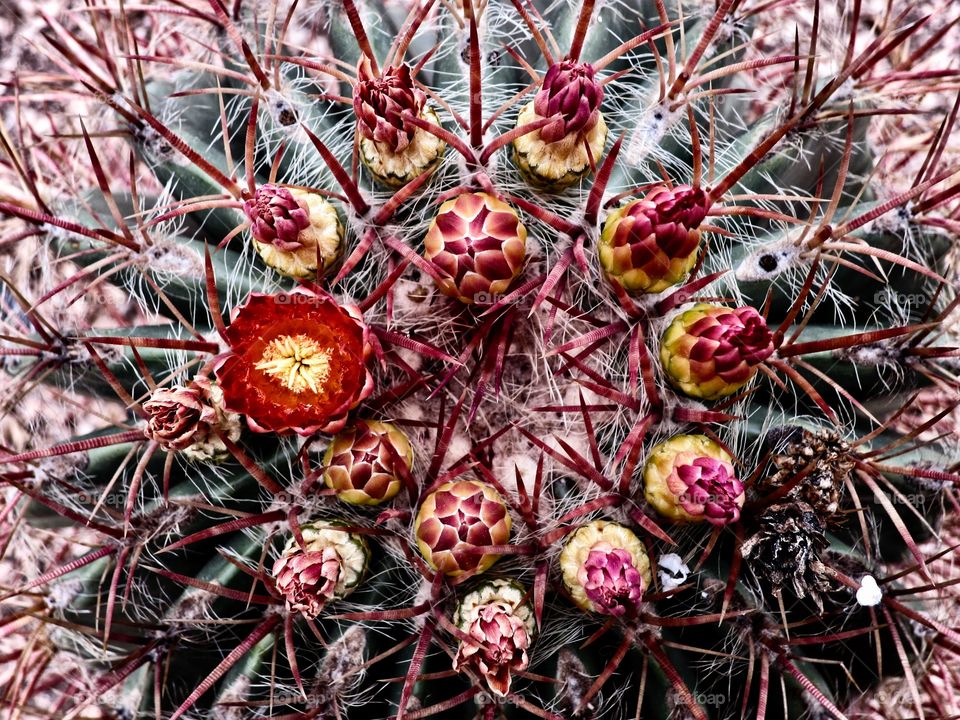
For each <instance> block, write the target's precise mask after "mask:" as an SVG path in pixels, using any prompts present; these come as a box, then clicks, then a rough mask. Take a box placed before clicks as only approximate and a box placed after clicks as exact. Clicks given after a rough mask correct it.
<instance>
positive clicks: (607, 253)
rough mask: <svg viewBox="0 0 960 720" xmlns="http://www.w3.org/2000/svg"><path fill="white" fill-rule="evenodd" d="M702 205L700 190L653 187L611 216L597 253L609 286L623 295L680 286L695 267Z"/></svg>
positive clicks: (705, 204) (703, 197)
mask: <svg viewBox="0 0 960 720" xmlns="http://www.w3.org/2000/svg"><path fill="white" fill-rule="evenodd" d="M708 202H709V201H708V199H707V196H706V194H705V193H704V192H703V190H701V189H700V188H693V187H690V186H689V185H680V186H678V187H674V188H666V187H658V188H654V189H653V190H650V191H649V192H647V194H646V195H644V197H642V198H640V199H638V200H634V201H633V202H630V203H627V204H626V205H624V206H623V207H621V208H619V209H617V210H615V211H614V212H612V213H611V214H610V215H609V216H608V217H607V220H606V222H605V223H604V226H603V232H602V233H601V235H600V242H599V243H598V250H599V253H600V265H601V266H602V267H603V270H604V272H605V273H606V275H607V277H608V278H610V280H613V281H616V282H618V283H619V284H620V285H622V286H623V288H624V289H625V290H626V291H627V292H629V293H657V292H662V291H663V290H666V289H667V288H668V287H670V286H671V285H676V284H677V283H679V282H680V281H682V280H683V279H684V278H685V277H686V276H687V274H688V273H689V272H690V270H691V269H692V268H693V266H694V265H695V264H696V262H697V251H698V250H699V248H700V230H699V227H700V223H701V222H703V218H704V217H705V216H706V214H707V208H708Z"/></svg>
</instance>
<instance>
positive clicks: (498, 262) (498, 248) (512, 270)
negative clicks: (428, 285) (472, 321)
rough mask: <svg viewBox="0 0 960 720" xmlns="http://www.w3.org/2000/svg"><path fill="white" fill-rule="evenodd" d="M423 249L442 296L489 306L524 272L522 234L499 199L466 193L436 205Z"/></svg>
mask: <svg viewBox="0 0 960 720" xmlns="http://www.w3.org/2000/svg"><path fill="white" fill-rule="evenodd" d="M423 247H424V255H425V257H426V259H427V260H428V261H429V262H430V264H431V265H432V266H433V267H434V268H435V270H436V271H437V272H438V273H439V277H438V279H437V287H439V288H440V291H441V292H442V293H443V294H444V295H448V296H450V297H452V298H456V299H457V300H460V301H461V302H463V303H467V304H473V303H479V304H484V303H486V304H490V303H491V302H492V301H493V298H494V297H496V296H497V295H500V294H501V293H505V292H506V291H507V289H508V288H509V287H510V285H511V283H512V282H513V281H514V279H515V278H516V277H517V276H518V275H519V274H520V271H521V270H522V269H523V260H524V257H525V255H526V247H527V229H526V228H525V227H524V225H523V223H522V222H520V218H519V217H518V216H517V213H516V211H514V210H513V208H511V207H510V206H509V205H507V204H506V203H505V202H503V201H502V200H498V199H497V198H495V197H493V196H492V195H488V194H487V193H470V194H465V195H461V196H459V197H457V198H455V199H453V200H448V201H447V202H445V203H444V204H443V205H441V206H440V211H439V212H438V213H437V216H436V217H435V218H434V220H433V222H432V223H431V224H430V229H429V230H428V231H427V235H426V237H425V238H424V240H423Z"/></svg>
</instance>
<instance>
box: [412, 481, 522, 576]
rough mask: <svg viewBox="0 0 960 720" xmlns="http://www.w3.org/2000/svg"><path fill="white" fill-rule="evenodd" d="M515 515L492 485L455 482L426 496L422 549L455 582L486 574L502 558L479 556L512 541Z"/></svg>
mask: <svg viewBox="0 0 960 720" xmlns="http://www.w3.org/2000/svg"><path fill="white" fill-rule="evenodd" d="M510 524H511V520H510V513H509V512H507V506H506V505H505V504H504V502H503V498H501V497H500V493H498V492H497V491H496V489H495V488H494V487H493V486H492V485H489V484H487V483H483V482H478V481H476V480H456V481H453V482H448V483H444V484H442V485H440V486H439V487H438V488H437V489H436V490H434V491H433V492H432V493H430V494H429V495H427V497H426V498H425V499H424V501H423V503H422V504H421V505H420V510H419V511H418V512H417V518H416V521H415V524H414V534H415V535H416V540H417V546H418V547H419V548H420V553H421V554H422V555H423V557H424V559H425V560H426V561H427V563H428V564H429V565H430V567H432V568H433V569H434V570H437V571H439V572H441V573H443V574H445V575H450V576H453V577H456V576H457V575H462V574H463V573H465V572H468V571H471V570H472V571H475V572H477V573H482V572H485V571H486V570H488V569H489V568H490V566H492V565H493V564H494V563H495V562H496V561H497V560H498V559H499V558H500V556H499V555H497V554H494V553H483V552H479V551H478V548H479V549H480V550H482V549H483V548H484V547H487V546H494V545H506V544H507V543H508V542H509V541H510Z"/></svg>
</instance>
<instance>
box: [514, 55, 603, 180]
mask: <svg viewBox="0 0 960 720" xmlns="http://www.w3.org/2000/svg"><path fill="white" fill-rule="evenodd" d="M602 102H603V85H601V84H600V82H599V81H598V80H597V79H596V76H595V73H594V69H593V66H591V65H589V64H586V63H577V62H574V61H572V60H562V61H561V62H558V63H554V64H553V65H551V66H550V69H549V70H547V74H546V75H545V76H544V78H543V82H542V84H541V86H540V90H539V91H538V92H537V94H536V96H535V97H534V99H533V102H531V103H528V104H527V105H526V106H525V107H524V108H523V109H522V110H521V111H520V115H519V117H518V118H517V127H523V126H524V125H529V124H530V123H532V122H536V121H537V120H541V119H545V118H550V119H552V122H550V123H548V124H547V125H545V126H543V127H542V128H540V129H539V130H535V131H534V132H532V133H528V134H526V135H523V136H521V137H519V138H517V139H516V140H515V141H514V143H513V150H514V161H515V162H516V164H517V167H518V168H519V169H520V172H521V174H523V176H524V178H525V179H526V180H527V181H528V182H530V183H531V184H533V185H537V186H541V187H545V188H547V189H555V190H560V189H563V188H565V187H568V186H569V185H572V184H573V183H575V182H576V181H577V180H579V179H580V178H581V177H583V176H584V175H586V174H587V173H588V172H590V169H591V161H592V164H596V162H597V159H598V158H599V157H600V155H601V154H602V153H603V146H604V143H605V142H606V139H607V126H606V123H605V122H604V121H603V116H602V115H601V113H600V104H601V103H602ZM587 148H589V150H588V149H587Z"/></svg>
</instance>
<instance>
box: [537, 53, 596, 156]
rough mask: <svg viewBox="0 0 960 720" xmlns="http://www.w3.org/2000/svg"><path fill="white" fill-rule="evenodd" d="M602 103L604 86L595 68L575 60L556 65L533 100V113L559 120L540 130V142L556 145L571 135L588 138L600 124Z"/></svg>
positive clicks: (548, 71)
mask: <svg viewBox="0 0 960 720" xmlns="http://www.w3.org/2000/svg"><path fill="white" fill-rule="evenodd" d="M602 102H603V85H601V84H600V83H599V81H598V80H597V79H596V77H595V73H594V70H593V66H592V65H589V64H587V63H578V62H574V61H572V60H561V61H560V62H558V63H554V64H553V65H551V66H550V69H549V70H547V74H546V76H544V78H543V82H542V83H541V85H540V90H539V92H537V94H536V97H534V99H533V109H534V110H535V111H536V113H537V115H539V116H540V117H542V118H551V117H553V116H555V115H559V117H558V118H557V119H556V120H555V121H554V122H552V123H550V124H549V125H546V126H545V127H542V128H540V139H541V140H543V141H544V142H545V143H553V142H558V141H559V140H562V139H563V138H565V137H566V136H568V135H570V134H576V135H578V136H583V135H585V134H586V133H588V132H590V130H592V129H593V128H594V126H595V125H596V124H597V122H598V121H599V119H600V104H601V103H602Z"/></svg>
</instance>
